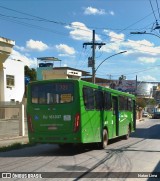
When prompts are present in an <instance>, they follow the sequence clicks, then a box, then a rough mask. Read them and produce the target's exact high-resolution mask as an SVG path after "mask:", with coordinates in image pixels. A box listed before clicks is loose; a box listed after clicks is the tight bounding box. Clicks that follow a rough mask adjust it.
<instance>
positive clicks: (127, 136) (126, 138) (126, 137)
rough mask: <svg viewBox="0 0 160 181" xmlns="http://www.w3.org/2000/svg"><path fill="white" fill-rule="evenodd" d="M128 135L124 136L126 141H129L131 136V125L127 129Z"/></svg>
mask: <svg viewBox="0 0 160 181" xmlns="http://www.w3.org/2000/svg"><path fill="white" fill-rule="evenodd" d="M127 129H128V130H127V134H126V135H125V136H124V139H125V140H128V138H129V135H130V127H129V125H128V127H127Z"/></svg>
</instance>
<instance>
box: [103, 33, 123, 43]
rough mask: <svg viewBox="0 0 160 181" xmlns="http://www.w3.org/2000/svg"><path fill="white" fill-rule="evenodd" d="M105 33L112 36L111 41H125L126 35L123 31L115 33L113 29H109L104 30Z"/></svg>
mask: <svg viewBox="0 0 160 181" xmlns="http://www.w3.org/2000/svg"><path fill="white" fill-rule="evenodd" d="M104 33H105V34H107V35H108V36H109V38H110V41H113V42H114V41H116V42H117V41H120V42H122V41H124V38H125V35H124V34H123V33H119V34H118V33H115V32H113V31H109V30H104Z"/></svg>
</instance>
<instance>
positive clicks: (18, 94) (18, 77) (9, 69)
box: [1, 59, 25, 102]
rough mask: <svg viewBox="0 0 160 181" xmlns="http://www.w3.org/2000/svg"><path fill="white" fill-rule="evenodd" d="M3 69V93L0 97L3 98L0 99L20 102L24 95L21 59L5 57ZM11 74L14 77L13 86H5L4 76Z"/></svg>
mask: <svg viewBox="0 0 160 181" xmlns="http://www.w3.org/2000/svg"><path fill="white" fill-rule="evenodd" d="M3 65H4V70H3V76H4V78H3V80H2V81H4V85H3V86H4V93H3V95H2V97H4V100H1V101H6V102H7V101H11V100H15V101H19V102H21V101H22V99H23V95H24V87H25V85H24V63H23V62H21V61H15V60H11V59H7V60H6V61H5V63H4V64H3ZM7 75H12V76H14V79H15V84H14V86H11V87H7V82H6V76H7Z"/></svg>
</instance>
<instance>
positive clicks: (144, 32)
mask: <svg viewBox="0 0 160 181" xmlns="http://www.w3.org/2000/svg"><path fill="white" fill-rule="evenodd" d="M130 34H134V35H135V34H136V35H142V34H148V35H154V36H156V37H158V38H160V36H158V35H156V34H154V33H147V32H146V31H142V32H141V31H140V32H139V31H137V32H130Z"/></svg>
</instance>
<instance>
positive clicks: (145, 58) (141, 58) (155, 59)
mask: <svg viewBox="0 0 160 181" xmlns="http://www.w3.org/2000/svg"><path fill="white" fill-rule="evenodd" d="M138 60H139V61H140V62H143V63H155V62H156V61H157V58H150V57H139V58H138Z"/></svg>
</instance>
